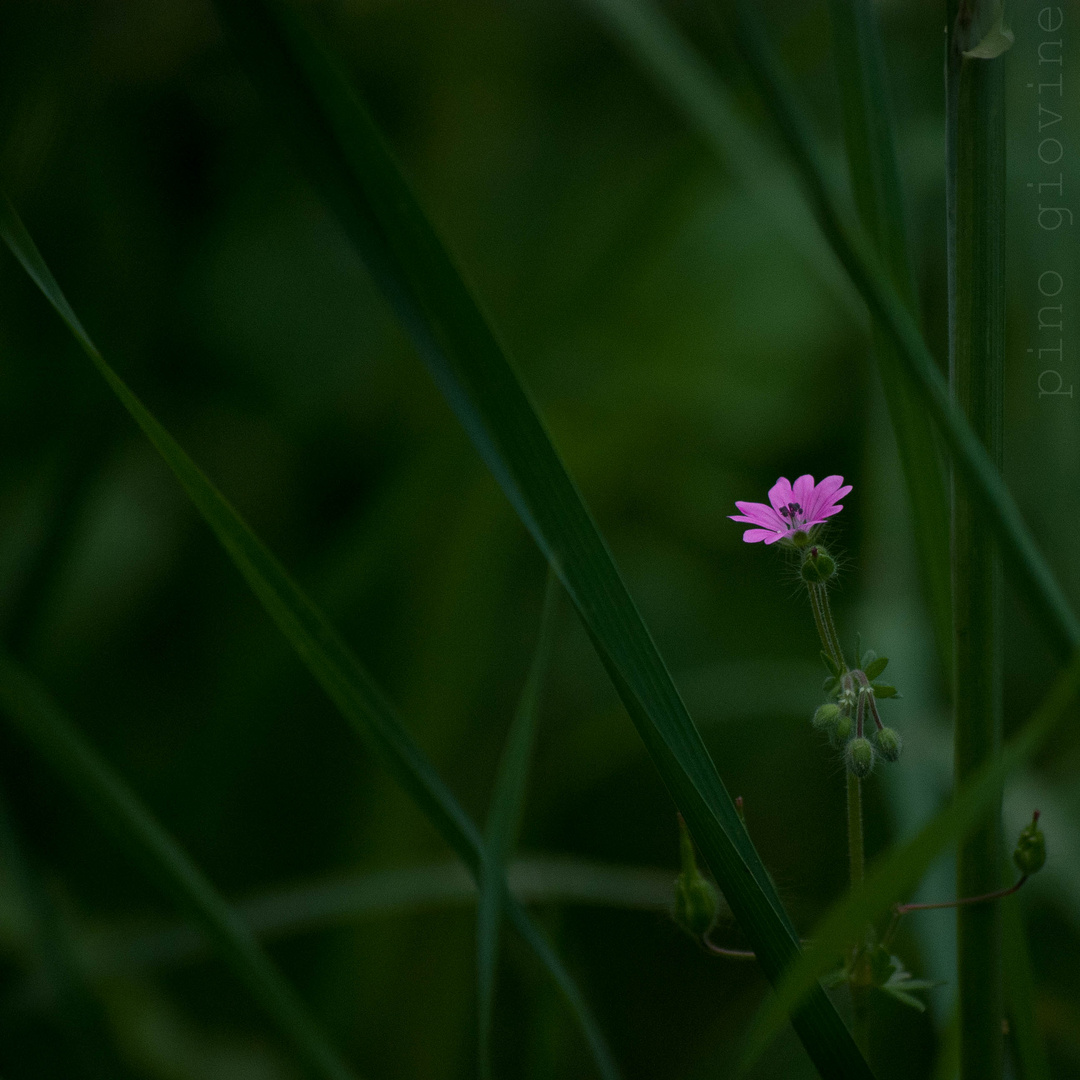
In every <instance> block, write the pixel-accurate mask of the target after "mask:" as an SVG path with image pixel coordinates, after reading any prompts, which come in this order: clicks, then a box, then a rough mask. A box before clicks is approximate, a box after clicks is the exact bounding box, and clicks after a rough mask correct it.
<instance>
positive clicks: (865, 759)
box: [844, 736, 874, 780]
mask: <svg viewBox="0 0 1080 1080" xmlns="http://www.w3.org/2000/svg"><path fill="white" fill-rule="evenodd" d="M844 764H845V765H847V768H848V772H853V773H854V774H855V775H856V776H857V777H858V778H859V779H860V780H861V779H862V778H863V777H864V776H869V775H870V770H871V769H872V768H873V767H874V748H873V746H871V745H870V740H869V739H867V738H863V737H862V736H860V737H859V738H857V739H852V740H851V742H849V743H848V744H847V750H846V751H845V752H844Z"/></svg>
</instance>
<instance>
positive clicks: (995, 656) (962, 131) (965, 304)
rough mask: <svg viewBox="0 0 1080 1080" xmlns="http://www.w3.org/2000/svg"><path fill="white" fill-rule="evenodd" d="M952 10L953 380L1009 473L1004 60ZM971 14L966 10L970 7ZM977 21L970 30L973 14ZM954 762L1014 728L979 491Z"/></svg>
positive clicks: (974, 858) (969, 991)
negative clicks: (970, 50)
mask: <svg viewBox="0 0 1080 1080" xmlns="http://www.w3.org/2000/svg"><path fill="white" fill-rule="evenodd" d="M947 7H948V12H949V14H948V23H949V26H948V39H947V44H946V56H947V60H946V68H945V70H946V78H945V162H946V224H947V240H948V271H949V272H948V290H949V295H948V300H949V381H950V384H951V386H952V391H953V397H954V399H955V401H956V404H957V405H958V406H959V408H960V409H962V410H963V412H964V414H965V415H966V416H967V418H968V420H969V421H970V423H971V426H972V428H973V429H974V431H975V433H976V435H977V436H978V438H979V440H980V442H981V443H982V444H983V446H985V447H986V452H987V454H988V455H989V457H990V459H991V461H992V462H993V464H994V466H995V467H996V468H997V470H998V471H999V472H1000V470H1001V467H1002V462H1003V454H1004V397H1005V196H1006V181H1005V65H1004V61H1002V60H1000V59H999V60H987V59H968V58H967V56H966V49H967V46H968V45H969V44H971V43H972V42H971V34H972V33H973V32H974V33H977V32H978V26H979V25H980V24H982V23H983V22H984V21H985V20H987V19H989V18H990V17H991V15H992V10H993V7H994V2H993V0H991V3H985V2H982V0H980V2H977V3H975V4H974V5H972V7H971V10H970V11H967V10H966V5H958V4H957V3H956V2H955V0H953V2H951V3H950V4H948V5H947ZM961 8H965V10H964V11H963V12H961ZM972 17H973V21H972V22H970V23H969V19H970V18H972ZM952 551H953V556H952V580H953V601H954V604H953V635H954V653H955V666H956V678H957V680H958V684H959V686H962V687H963V692H962V693H956V694H954V696H953V698H954V699H953V761H954V769H955V776H956V781H957V783H962V782H963V781H964V780H965V779H966V778H967V777H968V776H971V775H973V774H975V773H977V772H978V770H979V769H980V768H981V767H982V765H983V763H984V762H986V761H988V760H990V759H991V758H993V757H995V756H996V755H997V754H998V753H999V752H1000V749H1001V741H1002V737H1003V731H1004V716H1003V702H1002V681H1003V676H1002V656H1003V639H1002V635H1003V630H1004V608H1003V597H1002V575H1001V558H1000V555H999V553H998V549H997V545H996V544H995V542H994V533H993V530H992V528H991V527H990V524H989V523H988V522H987V521H986V520H985V516H984V515H983V513H982V508H981V507H980V506H979V504H978V501H977V499H976V498H975V497H974V493H973V492H972V491H971V488H970V485H969V484H968V483H966V482H965V481H964V480H963V479H962V478H961V479H960V480H959V482H958V483H956V484H955V485H954V489H953V510H952ZM1004 857H1005V855H1004V851H1003V847H1002V838H1001V793H1000V791H999V792H998V797H997V799H995V800H994V801H993V802H991V803H988V804H987V807H986V811H985V813H984V814H983V815H982V817H981V819H980V820H978V821H977V822H975V823H974V825H973V827H972V829H971V831H970V833H969V834H968V835H966V836H965V837H964V838H963V840H962V841H961V844H960V847H959V850H958V851H957V854H956V888H957V892H958V893H959V895H961V896H977V895H979V894H981V893H985V892H991V891H993V890H994V889H997V888H998V887H999V886H1000V884H1001V866H1002V862H1003V861H1004ZM956 918H957V943H958V948H957V990H958V993H959V1001H960V1075H961V1077H962V1078H963V1080H976V1078H977V1080H1001V1077H1002V1075H1003V1069H1004V1059H1003V1046H1002V1040H1001V1035H1000V1031H1001V1017H1002V1015H1003V1013H1004V989H1003V985H1002V955H1001V909H1000V905H986V904H972V905H968V906H964V907H961V908H960V909H959V910H958V911H957V913H956Z"/></svg>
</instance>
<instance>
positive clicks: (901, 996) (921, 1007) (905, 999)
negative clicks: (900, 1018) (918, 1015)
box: [881, 984, 926, 1012]
mask: <svg viewBox="0 0 1080 1080" xmlns="http://www.w3.org/2000/svg"><path fill="white" fill-rule="evenodd" d="M881 989H882V991H883V992H884V993H886V994H888V995H889V997H891V998H895V1000H897V1001H899V1002H900V1004H901V1005H906V1006H907V1007H908V1008H909V1009H914V1010H915V1011H916V1012H926V1005H925V1003H923V1002H922V1001H920V1000H919V999H918V998H917V997H915V996H914V995H912V994H908V993H905V992H904V991H903V990H900V989H899V988H898V987H895V986H889V985H888V984H886V985H885V986H883V987H881Z"/></svg>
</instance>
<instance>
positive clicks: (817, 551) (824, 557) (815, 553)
mask: <svg viewBox="0 0 1080 1080" xmlns="http://www.w3.org/2000/svg"><path fill="white" fill-rule="evenodd" d="M800 573H801V574H802V579H803V581H805V582H806V583H807V584H808V585H822V584H824V583H825V582H826V581H828V580H829V578H831V577H832V576H833V574H835V573H836V562H835V560H834V559H833V557H832V556H831V555H830V554H829V553H828V552H827V551H826V550H825V549H824V548H823V547H822V546H821V545H820V544H814V545H813V546H812V547H810V548H808V549H806V557H805V558H804V559H803V563H802V569H801V571H800Z"/></svg>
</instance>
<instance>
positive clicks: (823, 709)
mask: <svg viewBox="0 0 1080 1080" xmlns="http://www.w3.org/2000/svg"><path fill="white" fill-rule="evenodd" d="M839 719H840V707H839V706H838V705H833V704H832V702H829V703H828V704H825V705H819V706H818V709H817V712H815V713H814V719H813V720H811V721H810V723H811V725H812V726H813V728H814V730H815V731H823V732H824V733H825V734H826V735H831V734H832V733H833V731H834V730H835V728H836V723H837V721H838V720H839Z"/></svg>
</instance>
